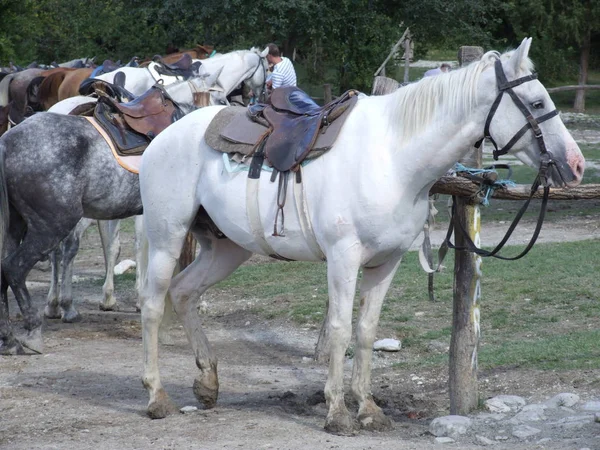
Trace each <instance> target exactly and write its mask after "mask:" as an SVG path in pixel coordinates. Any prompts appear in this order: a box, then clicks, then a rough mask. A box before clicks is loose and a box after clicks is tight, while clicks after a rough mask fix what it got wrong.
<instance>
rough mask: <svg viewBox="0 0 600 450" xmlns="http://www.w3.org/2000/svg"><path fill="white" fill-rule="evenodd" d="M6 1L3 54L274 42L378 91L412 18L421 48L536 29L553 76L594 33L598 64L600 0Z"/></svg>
mask: <svg viewBox="0 0 600 450" xmlns="http://www.w3.org/2000/svg"><path fill="white" fill-rule="evenodd" d="M0 10H1V11H2V13H1V14H0V63H1V64H2V65H6V64H7V63H8V62H9V61H13V62H15V63H17V64H19V65H27V64H29V63H31V62H32V61H38V62H40V63H46V64H47V63H50V62H52V61H67V60H70V59H73V58H80V57H84V56H88V57H91V56H96V58H97V61H102V60H103V59H105V58H111V59H113V60H118V59H121V60H129V59H130V58H131V57H133V56H138V57H142V58H144V57H151V56H153V55H155V54H164V53H165V52H166V48H167V46H173V47H176V48H180V49H183V48H189V47H192V46H194V45H196V44H212V45H214V46H215V47H216V48H217V50H218V51H220V52H227V51H230V50H234V49H240V48H250V47H252V46H258V47H263V46H264V45H266V44H267V43H268V42H276V43H277V44H279V45H280V47H281V48H282V50H283V53H284V54H285V55H286V56H288V57H291V56H295V58H296V59H295V61H296V64H297V66H298V67H299V72H301V78H300V85H301V86H305V85H307V86H308V85H311V84H317V85H318V84H322V83H325V82H327V83H331V84H332V85H333V91H334V95H335V94H339V93H340V92H341V91H343V90H346V89H348V88H356V89H360V90H363V91H365V92H369V91H370V87H371V83H372V78H373V73H374V72H375V70H376V69H377V68H378V67H379V65H380V64H381V62H382V61H383V59H384V58H385V57H386V56H387V54H388V52H389V51H390V49H391V48H392V46H393V45H394V44H395V42H396V41H397V40H398V39H399V38H400V36H401V35H402V33H403V32H404V30H405V29H406V27H410V29H411V33H412V36H413V37H414V40H415V43H416V45H415V52H416V54H417V56H418V57H421V56H423V55H425V54H426V53H427V52H428V50H431V49H439V48H442V49H458V47H459V46H461V45H481V46H483V47H484V48H486V49H490V48H498V49H500V50H501V49H503V48H506V47H513V46H516V45H517V44H518V43H519V42H520V40H521V39H522V38H523V37H525V36H533V37H534V38H535V44H534V46H533V47H532V57H533V58H534V60H535V61H536V63H537V66H538V69H539V72H540V75H541V78H542V80H543V81H545V82H547V81H551V80H560V79H565V78H572V77H573V76H574V74H576V72H577V63H578V61H577V58H578V54H579V51H580V47H581V43H582V39H583V38H584V37H585V36H586V33H591V35H592V47H593V48H592V57H591V64H592V65H593V64H600V57H598V54H600V52H594V50H595V49H597V47H598V45H600V43H599V42H598V36H597V34H598V31H599V30H600V2H597V1H594V0H583V1H582V0H508V1H500V0H406V1H402V2H397V1H394V0H338V1H336V2H332V1H320V0H289V1H285V2H281V1H279V0H260V1H256V2H246V1H243V0H205V1H203V2H198V1H196V0H90V1H88V2H81V1H79V0H0ZM498 46H500V47H498ZM451 53H452V54H455V50H452V52H451ZM392 65H393V63H391V64H390V72H391V73H393V67H391V66H392Z"/></svg>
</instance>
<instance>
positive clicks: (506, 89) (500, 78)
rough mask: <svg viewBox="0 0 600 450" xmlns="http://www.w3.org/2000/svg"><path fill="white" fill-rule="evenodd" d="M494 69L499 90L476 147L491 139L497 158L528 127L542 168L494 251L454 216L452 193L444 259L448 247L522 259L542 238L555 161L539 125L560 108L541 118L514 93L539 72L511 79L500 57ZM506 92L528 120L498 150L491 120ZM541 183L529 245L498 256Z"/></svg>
mask: <svg viewBox="0 0 600 450" xmlns="http://www.w3.org/2000/svg"><path fill="white" fill-rule="evenodd" d="M494 68H495V71H496V82H497V85H498V91H499V93H498V96H497V97H496V100H495V101H494V103H493V104H492V107H491V109H490V112H489V113H488V116H487V119H486V121H485V127H484V131H483V137H482V138H481V139H480V140H479V141H477V143H476V144H475V147H476V148H479V147H480V146H481V143H482V142H483V140H484V139H488V140H489V141H490V142H491V143H492V145H493V146H494V159H495V160H498V157H499V156H501V155H505V154H506V153H508V151H509V150H510V149H511V148H512V147H513V146H514V145H515V144H516V143H517V141H518V140H519V139H521V137H523V135H524V134H525V133H526V132H527V131H528V130H529V129H532V130H533V133H534V136H535V138H536V141H537V143H538V147H539V149H540V168H539V170H538V175H537V176H536V178H535V180H534V182H533V184H532V185H531V191H530V193H529V198H528V199H527V200H526V201H525V203H524V204H523V206H522V207H521V209H520V210H519V212H518V213H517V216H516V217H515V218H514V220H513V222H512V223H511V224H510V227H509V228H508V231H507V232H506V235H505V236H504V238H503V239H502V241H500V243H499V244H498V245H497V246H496V247H495V248H494V249H493V250H492V251H488V250H484V249H482V248H479V247H477V246H476V245H475V243H474V242H473V240H472V239H471V238H470V236H469V235H468V233H467V231H466V230H465V229H464V227H463V225H462V223H461V222H460V220H458V219H457V218H456V215H455V211H456V197H455V196H452V214H451V220H450V225H449V227H448V232H447V233H446V238H445V239H444V242H443V243H442V247H441V248H440V258H443V257H442V254H444V255H445V252H446V250H447V248H453V249H455V250H467V251H471V252H473V253H476V254H478V255H480V256H493V257H494V258H498V259H503V260H508V261H514V260H517V259H520V258H522V257H523V256H525V255H526V254H527V253H529V250H531V248H532V247H533V245H534V244H535V242H536V241H537V238H538V237H539V234H540V231H541V229H542V223H543V222H544V217H545V215H546V208H547V206H548V197H549V194H550V186H549V185H548V172H549V170H550V167H551V166H553V165H554V164H555V162H554V161H553V159H552V154H551V153H549V152H548V150H547V148H546V143H545V142H544V137H543V135H542V130H541V129H540V127H539V124H540V123H542V122H545V121H547V120H549V119H551V118H553V117H554V116H556V115H558V110H556V109H555V110H554V111H551V112H549V113H547V114H544V115H543V116H540V117H533V115H532V114H531V112H530V111H529V109H527V106H525V104H524V103H523V101H522V100H521V99H520V98H519V96H518V95H517V94H516V93H515V91H513V88H514V87H516V86H519V85H521V84H523V83H527V82H529V81H533V80H535V79H537V75H536V74H531V75H527V76H524V77H521V78H517V79H516V80H513V81H508V80H507V78H506V74H505V73H504V70H503V68H502V63H501V61H500V60H497V61H496V62H495V65H494ZM505 93H507V94H508V95H510V97H511V99H512V100H513V102H514V103H515V105H516V106H517V108H519V111H521V113H522V114H523V115H524V116H525V119H527V123H526V124H525V125H524V126H523V127H522V128H521V129H520V130H519V131H517V132H516V133H515V135H514V136H513V137H512V139H511V140H510V141H509V142H508V143H507V144H506V145H505V146H504V147H503V148H501V149H498V145H497V144H496V141H494V139H493V138H492V136H491V133H490V124H491V122H492V119H493V117H494V115H495V114H496V111H497V110H498V106H499V105H500V102H501V101H502V97H503V96H504V94H505ZM540 186H543V187H544V195H543V197H542V205H541V208H540V213H539V216H538V221H537V224H536V227H535V230H534V232H533V236H532V237H531V240H530V241H529V244H527V247H525V249H524V250H523V251H522V252H521V253H520V254H518V255H517V256H514V257H506V256H502V255H498V252H499V251H500V250H501V249H502V248H503V247H504V245H505V244H506V242H507V241H508V240H509V238H510V236H511V235H512V233H513V231H514V230H515V228H516V227H517V224H518V223H519V221H520V220H521V218H522V217H523V214H524V213H525V211H527V208H528V207H529V204H530V203H531V199H532V198H533V196H534V195H535V193H536V192H537V190H538V188H539V187H540ZM455 229H456V230H457V231H458V230H460V232H461V234H462V237H463V239H464V242H465V244H466V245H465V246H464V247H457V246H455V245H454V244H452V242H450V237H451V236H452V232H453V231H454V230H455ZM444 247H445V248H444ZM442 248H444V251H443V252H442ZM440 264H441V260H440ZM438 267H439V266H438Z"/></svg>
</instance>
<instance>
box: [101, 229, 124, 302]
mask: <svg viewBox="0 0 600 450" xmlns="http://www.w3.org/2000/svg"><path fill="white" fill-rule="evenodd" d="M120 229H121V221H120V220H118V219H115V220H99V221H98V231H99V232H100V239H101V240H102V250H103V252H104V267H105V268H106V272H105V274H104V285H103V286H102V292H103V294H104V300H103V302H102V303H100V309H101V310H102V311H114V310H115V309H116V308H117V299H116V298H115V265H116V263H117V259H118V258H119V253H120V252H121V237H120Z"/></svg>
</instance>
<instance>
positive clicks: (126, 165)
mask: <svg viewBox="0 0 600 450" xmlns="http://www.w3.org/2000/svg"><path fill="white" fill-rule="evenodd" d="M83 118H84V119H86V120H87V121H88V122H89V123H90V124H91V125H92V126H93V127H94V128H95V129H96V130H97V131H98V133H100V135H101V136H102V137H103V138H104V140H105V141H106V143H107V144H108V146H109V147H110V151H111V152H112V154H113V156H114V157H115V159H116V160H117V162H118V163H119V165H120V166H121V167H122V168H123V169H125V170H128V171H129V172H131V173H135V174H139V173H140V164H141V163H142V155H130V156H125V155H120V154H119V152H118V151H117V147H116V146H115V144H114V142H113V140H112V138H111V137H110V136H109V135H108V133H107V132H106V131H105V130H104V128H102V126H100V124H99V123H98V121H97V120H96V119H95V118H93V117H87V116H84V117H83Z"/></svg>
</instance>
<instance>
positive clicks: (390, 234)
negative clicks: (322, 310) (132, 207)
mask: <svg viewBox="0 0 600 450" xmlns="http://www.w3.org/2000/svg"><path fill="white" fill-rule="evenodd" d="M530 44H531V39H525V40H524V41H523V42H522V44H521V45H520V47H519V48H518V49H517V50H515V51H513V52H510V53H506V54H504V55H500V54H499V53H497V52H488V53H486V54H485V55H484V56H483V58H482V60H481V61H479V62H475V63H473V64H471V65H469V66H468V67H465V68H462V69H459V70H456V71H453V72H450V73H448V74H443V75H440V76H437V77H431V78H425V79H423V80H421V81H419V82H418V83H415V84H412V85H409V86H406V87H404V88H402V89H398V90H397V91H396V92H394V93H392V94H389V95H385V96H376V97H366V96H365V97H364V98H361V99H360V100H359V101H358V103H357V104H356V106H355V107H354V109H353V110H352V111H351V112H350V114H349V116H348V118H347V120H346V122H345V123H344V125H343V127H342V129H341V131H340V134H339V136H338V138H337V140H336V142H335V144H334V146H333V147H332V148H331V150H330V151H329V152H328V153H326V154H325V155H323V156H322V157H320V158H318V159H316V160H314V161H312V162H311V163H310V164H307V165H306V166H304V167H303V168H302V184H301V185H300V186H297V185H296V181H295V177H289V178H290V179H289V183H290V184H291V185H293V186H289V188H288V189H287V200H286V203H285V208H286V211H287V212H286V221H285V236H272V235H271V232H270V231H268V230H269V229H272V228H273V223H274V221H275V218H276V214H277V210H278V208H277V193H278V189H277V183H272V182H270V180H269V178H270V176H269V174H265V173H264V171H263V173H262V175H261V176H260V180H259V181H258V183H259V186H258V192H257V193H256V191H254V194H253V193H252V191H251V190H249V189H248V187H247V186H250V181H249V179H248V177H247V176H246V175H245V173H244V172H236V173H230V172H228V171H227V170H224V164H223V155H222V154H221V153H219V152H217V151H215V150H214V149H212V148H210V147H209V146H208V145H207V144H206V142H205V140H204V138H203V136H204V132H205V130H206V129H207V127H208V125H209V124H210V122H211V120H212V119H213V117H214V116H215V114H216V113H217V112H218V111H220V110H221V108H219V107H209V108H204V109H202V110H199V111H196V112H194V113H192V114H190V115H188V116H187V117H184V118H183V119H182V120H180V121H179V122H177V123H175V124H174V125H173V126H171V127H169V128H168V129H167V130H166V131H165V132H164V133H163V134H161V135H160V136H158V137H157V138H156V139H155V140H154V141H153V142H152V144H151V145H150V146H149V148H148V149H147V151H146V153H145V154H144V156H143V158H142V165H141V170H140V189H141V193H142V201H143V204H144V216H145V229H146V234H147V238H148V246H149V247H148V257H149V261H148V264H149V265H148V273H147V279H146V280H145V281H144V282H143V285H142V291H141V298H142V324H143V348H144V376H143V383H144V386H145V387H146V389H147V390H148V393H149V397H150V400H149V404H148V414H149V415H150V416H151V417H154V418H160V417H164V416H165V415H166V414H168V413H169V412H170V411H172V410H173V405H172V403H171V402H170V400H169V397H168V395H167V394H166V392H165V390H164V389H163V387H162V384H161V381H160V376H159V371H158V353H157V331H158V326H159V323H160V321H161V318H162V316H163V311H164V301H165V295H166V294H167V293H168V294H169V297H170V298H171V300H172V302H173V305H174V308H175V311H176V312H177V315H178V316H179V317H180V319H181V320H182V322H183V325H184V328H185V330H186V333H187V337H188V339H189V341H190V343H191V346H192V348H193V351H194V354H195V359H196V364H197V366H198V368H199V369H200V374H199V376H198V377H197V378H196V380H195V382H194V393H195V395H196V397H197V398H198V399H199V400H201V401H203V402H204V403H205V405H206V406H208V407H210V406H212V405H214V404H215V402H216V399H217V394H218V377H217V358H216V356H215V354H214V353H213V351H212V349H211V348H210V345H209V343H208V341H207V338H206V336H205V335H204V333H203V332H202V328H201V321H200V317H199V316H198V313H197V309H196V301H197V300H198V299H199V298H200V296H201V295H202V293H203V292H204V291H205V290H206V289H207V288H208V287H210V286H212V285H213V284H215V283H217V282H219V281H220V280H223V279H224V278H226V277H227V276H228V275H229V274H231V273H232V272H233V271H234V270H235V269H236V268H237V267H239V266H240V264H242V263H243V262H244V261H246V260H247V259H248V258H249V257H250V255H251V254H252V253H259V254H270V253H271V252H272V253H276V254H278V255H281V256H283V257H285V258H289V259H293V260H303V261H318V260H320V259H321V255H323V256H324V257H325V259H326V261H327V279H328V290H329V305H330V306H329V308H330V309H329V315H328V330H329V336H330V353H329V361H330V362H329V374H328V378H327V382H326V385H325V396H326V399H327V405H328V408H329V411H328V414H327V418H326V422H325V428H326V429H327V430H329V431H331V432H334V433H340V434H347V433H351V432H353V429H354V427H355V424H356V422H355V421H354V420H353V418H352V417H351V416H350V414H349V412H348V410H347V408H346V405H345V403H344V377H343V372H344V364H343V363H344V354H345V351H346V348H347V346H348V344H349V342H350V338H351V327H352V308H353V302H354V295H355V289H356V283H357V279H358V273H359V271H360V270H361V269H362V280H361V282H360V311H359V313H358V320H357V329H356V339H357V342H356V347H355V357H354V367H353V371H352V384H351V390H352V394H353V395H354V397H355V398H356V400H357V401H358V405H359V409H358V422H357V423H358V425H359V426H360V427H363V428H366V429H376V430H384V429H387V428H389V427H390V426H391V421H390V420H389V419H388V418H387V417H386V416H385V415H384V414H383V412H382V411H381V409H380V408H379V407H378V406H377V405H376V404H375V402H374V401H373V398H372V396H371V393H370V380H371V357H372V346H373V341H374V339H375V334H376V330H377V324H378V320H379V314H380V311H381V306H382V302H383V299H384V296H385V294H386V292H387V290H388V287H389V285H390V282H391V281H392V278H393V276H394V273H395V272H396V269H397V268H398V266H399V265H400V261H401V259H402V256H403V254H404V253H405V252H406V251H407V250H408V249H409V247H410V245H411V244H412V242H413V241H414V240H415V238H416V237H417V236H418V235H419V233H420V232H421V230H422V229H423V225H424V223H425V220H426V218H427V214H428V194H429V189H430V188H431V186H432V185H433V184H434V182H435V181H436V180H437V179H438V178H439V177H441V176H442V175H444V174H445V173H446V171H447V170H448V169H449V168H451V167H452V166H453V165H454V163H455V162H456V161H458V160H459V159H461V158H462V157H463V156H464V155H465V154H467V153H468V152H469V151H472V149H473V145H474V143H476V142H477V141H478V140H479V139H481V138H482V137H483V136H484V128H487V127H485V123H486V117H487V116H488V113H489V112H490V110H492V109H493V107H492V106H493V105H494V104H495V101H494V100H495V99H496V98H497V97H500V95H501V94H502V93H505V92H508V91H507V90H506V89H507V88H510V87H511V86H514V87H513V88H512V91H514V92H513V94H515V96H516V97H515V98H517V100H518V101H522V102H523V104H524V105H525V107H526V109H527V110H528V111H530V112H531V114H532V115H533V116H534V117H537V118H538V121H539V122H543V123H541V125H538V124H537V123H536V124H535V125H536V126H539V127H540V130H538V131H543V137H542V139H545V148H546V149H547V152H546V151H545V149H544V147H542V145H540V144H539V140H538V139H536V137H535V136H534V133H533V132H531V131H527V132H525V133H523V134H522V136H521V137H520V139H518V140H516V142H515V143H514V145H512V149H511V153H512V154H514V155H515V156H517V157H518V158H519V159H520V160H522V161H523V162H525V163H527V164H528V165H530V166H532V167H539V166H540V164H541V162H542V161H544V162H548V161H549V160H551V161H552V163H551V164H550V166H551V168H552V169H551V171H550V173H549V178H548V181H549V182H550V183H552V184H554V185H564V186H575V185H577V184H579V183H580V182H581V179H582V176H583V171H584V164H585V161H584V158H583V155H582V154H581V151H580V150H579V147H578V146H577V144H576V143H575V141H574V140H573V138H572V137H571V135H570V134H569V132H568V131H567V129H566V128H565V126H564V124H563V123H562V121H561V119H560V118H559V117H558V116H557V115H556V113H555V108H554V104H553V102H552V100H551V99H550V96H549V95H548V93H547V91H546V89H545V88H544V86H543V85H542V84H541V83H540V82H539V81H537V80H535V79H534V77H533V76H531V69H532V63H531V62H530V60H529V59H528V57H527V55H528V52H529V47H530ZM496 61H498V62H499V63H498V64H495V63H496ZM501 73H502V74H506V76H507V77H508V80H511V81H514V83H513V85H505V84H504V83H499V82H498V81H497V79H496V77H497V75H498V76H499V77H501ZM515 80H516V81H515ZM500 89H502V90H500ZM499 93H500V94H499ZM519 99H520V100H519ZM517 100H515V99H514V98H513V97H512V94H511V96H509V95H505V96H504V97H500V101H499V104H497V105H495V106H497V109H496V110H495V112H494V113H493V114H492V115H491V117H492V119H491V121H490V126H489V130H488V131H489V133H488V131H486V132H485V134H489V135H490V136H492V137H493V139H494V140H495V142H496V143H498V144H499V145H501V144H502V145H503V144H506V143H509V142H510V141H511V138H512V137H513V136H515V135H516V134H517V133H519V130H520V129H521V128H522V127H523V126H524V125H527V123H528V121H527V120H526V119H525V117H524V114H523V113H522V111H521V110H520V109H518V108H517V106H516V105H517V104H518V102H517ZM550 111H551V113H549V112H550ZM534 121H535V120H534V119H532V123H533V122H534ZM536 134H538V135H540V136H541V133H536ZM298 189H300V190H303V191H304V194H303V195H304V200H303V201H302V202H301V203H302V204H299V202H298V201H297V198H298V197H297V196H296V191H297V190H298ZM247 195H248V197H247ZM250 203H254V204H255V205H258V213H257V214H255V213H253V212H251V214H249V213H248V211H249V210H250V209H254V211H255V212H256V207H255V206H251V205H250ZM206 214H207V215H208V216H209V217H210V219H211V220H212V222H213V223H214V224H215V225H216V227H218V229H219V230H220V231H221V232H222V233H223V234H224V235H225V236H226V238H222V239H218V238H217V237H216V236H215V234H214V233H213V232H212V231H211V229H213V230H214V228H212V227H207V226H203V225H202V223H204V224H206ZM257 215H258V217H257ZM198 219H203V220H198ZM307 225H308V226H307ZM190 229H191V230H192V232H193V233H194V235H195V236H196V238H197V239H198V241H199V242H200V244H201V252H200V254H199V255H198V257H197V259H196V260H195V261H194V262H193V263H192V264H191V265H190V266H188V267H187V268H186V269H185V270H184V271H183V272H181V273H179V274H178V275H177V276H175V277H174V278H173V279H171V274H172V273H173V268H174V267H175V264H176V261H177V258H178V257H179V254H180V250H181V246H182V244H183V241H184V238H185V236H186V233H187V232H188V230H190ZM313 243H316V245H317V248H316V251H315V246H314V245H313Z"/></svg>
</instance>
